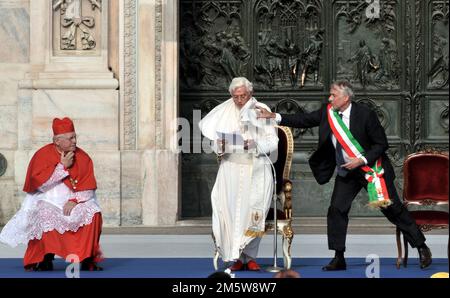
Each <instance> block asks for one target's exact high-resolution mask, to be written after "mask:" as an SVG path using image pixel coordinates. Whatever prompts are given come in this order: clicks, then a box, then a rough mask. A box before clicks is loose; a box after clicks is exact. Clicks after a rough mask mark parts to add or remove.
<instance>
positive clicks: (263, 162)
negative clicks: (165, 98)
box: [199, 98, 278, 262]
mask: <svg viewBox="0 0 450 298" xmlns="http://www.w3.org/2000/svg"><path fill="white" fill-rule="evenodd" d="M255 106H258V107H262V108H265V109H267V110H269V111H270V109H269V107H268V106H266V105H265V104H263V103H259V102H258V101H257V100H256V99H255V98H251V99H250V100H249V101H248V102H247V103H246V104H245V106H244V107H242V109H241V110H239V108H238V107H237V106H236V105H235V103H234V101H233V99H232V98H230V99H229V100H227V101H225V102H224V103H222V104H220V105H218V106H217V107H215V108H214V109H213V110H212V111H211V112H210V113H208V115H206V116H205V117H204V118H203V119H202V120H201V121H200V123H199V126H200V130H201V131H202V134H203V135H204V136H205V137H207V138H208V139H210V140H212V141H213V142H212V144H213V146H212V147H213V150H214V152H216V154H219V153H221V152H219V151H218V148H217V144H216V140H217V139H218V138H219V135H220V134H218V132H222V133H228V134H231V133H235V132H239V133H240V134H241V135H242V136H243V139H244V140H248V139H251V140H254V141H255V143H256V148H255V149H253V150H248V151H245V150H244V149H243V144H239V143H238V142H237V143H236V144H231V143H228V144H227V146H226V150H225V154H223V156H222V158H221V161H220V166H219V171H218V173H217V178H216V182H215V184H214V187H213V190H212V192H211V205H212V211H213V215H212V229H213V234H214V237H215V241H216V246H217V249H218V251H219V253H220V255H221V257H222V260H223V261H224V262H229V261H233V260H236V259H239V258H240V259H241V260H242V261H243V262H246V260H245V259H246V258H250V259H254V258H256V255H257V252H258V246H259V242H260V240H261V238H260V237H261V236H262V235H263V234H264V226H265V218H266V216H267V212H268V210H269V207H270V204H271V201H272V197H273V188H274V181H273V175H272V169H271V162H274V161H275V160H276V157H277V147H278V136H277V134H276V129H275V122H274V121H273V120H269V119H257V110H256V109H255ZM242 253H243V254H242Z"/></svg>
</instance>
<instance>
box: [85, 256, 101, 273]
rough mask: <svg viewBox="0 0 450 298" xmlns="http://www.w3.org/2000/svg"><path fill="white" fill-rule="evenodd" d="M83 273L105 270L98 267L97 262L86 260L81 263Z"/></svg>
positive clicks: (90, 259) (91, 259)
mask: <svg viewBox="0 0 450 298" xmlns="http://www.w3.org/2000/svg"><path fill="white" fill-rule="evenodd" d="M80 269H81V270H82V271H103V268H102V267H100V266H98V265H97V263H96V262H94V260H93V258H87V259H84V260H83V261H82V262H81V268H80Z"/></svg>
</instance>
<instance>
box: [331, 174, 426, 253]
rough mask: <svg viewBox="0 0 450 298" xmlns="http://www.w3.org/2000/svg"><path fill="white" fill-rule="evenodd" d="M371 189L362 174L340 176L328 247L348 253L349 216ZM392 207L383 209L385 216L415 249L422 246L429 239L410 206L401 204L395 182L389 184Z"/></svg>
mask: <svg viewBox="0 0 450 298" xmlns="http://www.w3.org/2000/svg"><path fill="white" fill-rule="evenodd" d="M363 187H364V188H365V189H367V180H366V179H365V178H364V174H363V172H362V171H352V172H350V173H348V175H347V176H346V177H341V176H339V175H337V176H336V180H335V183H334V189H333V194H332V195H331V203H330V207H329V208H328V214H327V234H328V248H329V249H331V250H340V251H345V239H346V236H347V226H348V213H349V212H350V207H351V205H352V202H353V200H354V199H355V197H356V195H357V194H358V193H359V191H360V190H361V189H362V188H363ZM386 187H387V189H388V193H389V197H390V199H391V201H392V204H391V205H390V206H389V207H387V208H380V210H381V212H383V214H384V216H386V218H387V219H388V220H389V221H390V222H392V223H393V224H394V225H396V226H397V227H399V228H400V230H401V231H402V232H403V234H404V235H405V237H406V239H407V241H408V242H409V244H410V245H411V246H412V247H418V246H421V245H422V244H423V243H424V242H425V237H424V235H423V233H422V232H421V231H420V229H419V228H418V227H417V225H416V222H415V221H414V219H413V218H412V217H411V215H410V213H409V212H408V210H407V209H406V207H405V206H404V205H403V204H402V202H401V201H400V199H399V197H398V194H397V190H396V189H395V186H394V182H393V181H386Z"/></svg>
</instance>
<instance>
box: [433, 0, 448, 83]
mask: <svg viewBox="0 0 450 298" xmlns="http://www.w3.org/2000/svg"><path fill="white" fill-rule="evenodd" d="M432 5H433V10H432V16H431V19H432V36H433V37H432V41H431V42H432V46H431V48H432V50H431V51H430V55H431V57H432V58H431V62H432V63H431V65H430V69H429V71H428V79H429V86H428V87H429V88H432V89H441V88H443V87H445V86H447V87H448V74H449V71H448V63H449V60H448V47H449V44H448V19H449V15H448V12H449V2H448V1H433V2H432Z"/></svg>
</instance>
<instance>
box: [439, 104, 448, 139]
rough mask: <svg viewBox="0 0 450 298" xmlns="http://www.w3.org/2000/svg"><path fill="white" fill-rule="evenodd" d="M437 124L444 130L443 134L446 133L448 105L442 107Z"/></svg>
mask: <svg viewBox="0 0 450 298" xmlns="http://www.w3.org/2000/svg"><path fill="white" fill-rule="evenodd" d="M439 124H440V125H441V126H442V128H444V130H445V132H446V133H448V104H444V105H443V109H442V111H441V114H440V117H439Z"/></svg>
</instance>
